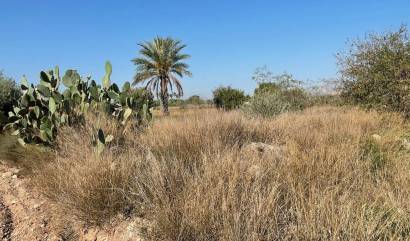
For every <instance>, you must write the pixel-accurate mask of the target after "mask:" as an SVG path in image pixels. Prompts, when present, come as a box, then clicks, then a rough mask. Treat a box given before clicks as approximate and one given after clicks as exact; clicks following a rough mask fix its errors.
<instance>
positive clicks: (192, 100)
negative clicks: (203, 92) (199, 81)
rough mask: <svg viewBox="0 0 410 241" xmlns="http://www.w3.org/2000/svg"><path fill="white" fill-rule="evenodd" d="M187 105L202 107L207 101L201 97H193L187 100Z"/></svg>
mask: <svg viewBox="0 0 410 241" xmlns="http://www.w3.org/2000/svg"><path fill="white" fill-rule="evenodd" d="M186 103H187V104H191V105H202V104H204V103H205V101H204V100H203V99H201V97H199V95H193V96H191V97H189V98H188V99H187V100H186Z"/></svg>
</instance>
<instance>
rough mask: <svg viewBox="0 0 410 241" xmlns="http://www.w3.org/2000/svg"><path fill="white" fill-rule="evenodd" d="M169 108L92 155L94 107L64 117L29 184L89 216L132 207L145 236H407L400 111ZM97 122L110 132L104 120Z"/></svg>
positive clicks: (74, 213)
mask: <svg viewBox="0 0 410 241" xmlns="http://www.w3.org/2000/svg"><path fill="white" fill-rule="evenodd" d="M171 113H172V114H171V116H169V117H158V118H156V119H155V121H154V122H153V123H152V125H151V126H149V127H148V128H147V129H145V130H144V131H143V132H128V133H126V134H125V137H124V139H123V140H118V141H117V142H114V143H115V144H113V145H112V146H111V147H110V148H107V149H106V150H105V151H104V153H103V155H101V156H98V155H96V154H95V152H94V151H93V150H92V149H91V148H87V147H88V146H89V145H88V142H89V141H90V140H89V136H90V135H89V133H90V132H91V131H92V123H95V120H93V119H92V118H94V117H90V118H91V119H90V120H89V123H90V124H89V125H88V126H86V127H84V129H82V130H81V131H78V130H74V129H70V128H68V129H65V130H64V131H63V132H62V133H61V134H60V137H59V146H60V147H59V148H60V150H59V152H58V153H57V156H56V158H55V160H53V161H47V162H46V163H43V164H42V165H38V163H39V162H38V163H37V164H36V165H35V166H34V167H32V168H31V169H35V171H34V174H32V180H33V181H32V182H33V184H34V185H35V187H36V189H38V190H40V191H41V193H43V194H44V195H45V196H47V197H48V198H49V199H50V200H52V201H53V202H54V203H56V205H57V206H58V207H59V208H60V209H62V210H66V212H67V213H69V214H70V215H68V216H71V217H72V218H73V219H76V220H81V221H83V222H86V223H89V224H101V223H105V222H108V221H109V220H111V219H112V218H114V217H116V216H117V215H118V214H121V213H122V214H125V213H127V215H131V217H132V216H139V217H143V218H144V219H145V220H147V221H148V222H149V223H151V226H150V228H149V229H148V230H149V231H148V232H147V237H146V238H147V239H152V240H408V239H409V238H410V220H409V219H410V218H409V217H410V215H409V211H410V205H409V200H410V196H409V195H410V185H409V184H410V175H409V173H410V162H409V160H410V151H409V150H408V149H407V148H408V145H407V144H406V143H407V139H406V138H409V135H408V133H409V131H410V127H409V126H408V124H406V123H405V122H404V120H403V119H402V118H401V117H400V116H398V115H396V114H392V113H378V112H374V111H370V112H367V111H364V110H360V109H357V108H351V107H313V108H310V109H307V110H305V111H302V112H295V113H287V114H282V115H280V116H278V117H277V118H274V119H262V118H251V117H248V116H246V115H244V114H243V113H241V112H239V111H233V112H222V111H218V110H216V109H183V110H178V111H177V110H175V109H172V110H171ZM179 117H183V118H179ZM99 122H100V124H101V126H102V127H103V128H104V129H105V130H107V131H108V132H111V133H113V134H114V136H116V135H115V132H116V131H118V128H117V127H116V126H115V125H116V124H115V123H114V122H110V121H109V119H100V120H99ZM250 143H265V144H267V145H270V147H272V148H268V149H267V150H262V151H261V150H254V149H251V148H249V144H250ZM40 162H41V161H40Z"/></svg>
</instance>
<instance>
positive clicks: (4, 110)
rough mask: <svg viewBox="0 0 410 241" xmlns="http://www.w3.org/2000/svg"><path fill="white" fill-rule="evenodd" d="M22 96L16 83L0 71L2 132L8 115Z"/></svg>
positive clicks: (0, 124) (0, 119) (0, 123)
mask: <svg viewBox="0 0 410 241" xmlns="http://www.w3.org/2000/svg"><path fill="white" fill-rule="evenodd" d="M20 95H21V93H20V90H19V88H18V87H17V86H16V83H15V81H14V80H13V79H12V78H9V77H7V76H5V75H4V74H3V72H2V71H0V132H1V129H2V127H3V125H4V124H5V123H6V122H7V116H8V113H9V112H10V111H12V110H13V105H15V104H16V103H17V99H18V98H20Z"/></svg>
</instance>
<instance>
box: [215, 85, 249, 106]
mask: <svg viewBox="0 0 410 241" xmlns="http://www.w3.org/2000/svg"><path fill="white" fill-rule="evenodd" d="M213 95H214V98H213V101H214V104H215V106H216V107H217V108H221V109H224V110H232V109H236V108H239V107H240V106H241V105H242V104H243V103H244V102H245V100H246V96H245V94H244V92H243V91H242V90H238V89H234V88H232V87H230V86H228V87H223V86H222V87H219V88H217V89H215V90H214V92H213Z"/></svg>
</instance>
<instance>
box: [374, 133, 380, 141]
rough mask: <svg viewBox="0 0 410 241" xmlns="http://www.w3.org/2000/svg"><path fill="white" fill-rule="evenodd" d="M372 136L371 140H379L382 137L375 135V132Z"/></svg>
mask: <svg viewBox="0 0 410 241" xmlns="http://www.w3.org/2000/svg"><path fill="white" fill-rule="evenodd" d="M372 138H373V140H375V141H380V140H381V139H382V137H381V136H380V135H377V134H373V135H372Z"/></svg>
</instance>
